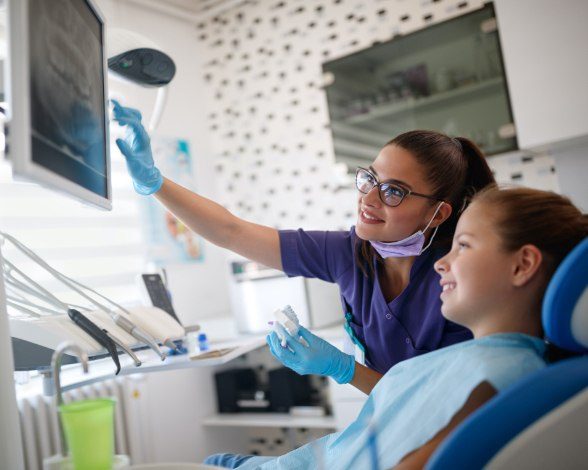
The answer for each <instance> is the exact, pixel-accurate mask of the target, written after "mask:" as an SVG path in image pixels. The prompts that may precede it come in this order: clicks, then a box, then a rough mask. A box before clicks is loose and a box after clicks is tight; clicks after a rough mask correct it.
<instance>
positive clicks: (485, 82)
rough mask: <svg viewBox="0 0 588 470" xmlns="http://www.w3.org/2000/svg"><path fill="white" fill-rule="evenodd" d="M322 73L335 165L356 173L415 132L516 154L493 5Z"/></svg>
mask: <svg viewBox="0 0 588 470" xmlns="http://www.w3.org/2000/svg"><path fill="white" fill-rule="evenodd" d="M323 73H324V78H325V91H326V94H327V103H328V107H329V115H330V128H331V132H332V135H333V145H334V151H335V158H336V159H337V161H339V162H343V163H345V164H346V165H347V167H348V168H350V169H352V168H355V167H356V166H357V165H363V166H366V165H369V164H370V163H371V162H372V161H373V159H374V158H375V156H376V155H377V154H378V152H379V150H380V149H381V148H382V146H384V145H385V144H386V142H388V141H390V140H391V139H393V138H394V137H396V136H397V135H399V134H402V133H404V132H407V131H410V130H415V129H429V130H437V131H439V132H442V133H445V134H448V135H450V136H452V137H457V136H461V137H466V138H469V139H471V140H473V141H474V142H475V143H476V144H478V146H480V148H481V149H482V150H483V151H484V153H485V154H486V155H493V154H496V153H505V152H511V151H513V150H517V149H518V143H517V139H516V132H515V130H514V126H513V124H512V123H513V122H514V120H513V115H512V110H511V106H510V100H509V93H508V83H507V80H506V77H505V72H504V64H503V60H502V51H501V47H500V39H499V34H498V23H497V21H496V18H495V15H494V8H493V6H492V4H491V3H487V4H485V5H484V6H482V7H481V8H479V9H478V10H475V11H472V12H469V13H466V14H464V15H461V16H458V17H454V18H451V19H449V20H447V21H445V22H441V23H437V24H434V25H431V26H429V27H426V28H424V29H421V30H419V31H416V32H414V33H411V34H408V35H405V36H400V37H396V38H394V39H392V40H390V41H388V42H386V43H382V44H377V45H374V46H372V47H370V48H368V49H365V50H362V51H359V52H357V53H355V54H352V55H349V56H347V57H342V58H338V59H335V60H332V61H329V62H326V63H324V64H323ZM509 129H510V131H509Z"/></svg>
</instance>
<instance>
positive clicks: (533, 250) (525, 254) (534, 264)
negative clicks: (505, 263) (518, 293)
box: [512, 245, 543, 287]
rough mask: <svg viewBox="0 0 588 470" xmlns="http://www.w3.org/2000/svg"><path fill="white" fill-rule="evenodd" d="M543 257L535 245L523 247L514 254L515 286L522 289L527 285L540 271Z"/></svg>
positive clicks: (513, 275)
mask: <svg viewBox="0 0 588 470" xmlns="http://www.w3.org/2000/svg"><path fill="white" fill-rule="evenodd" d="M542 261H543V255H542V254H541V250H539V248H537V247H536V246H535V245H523V246H522V247H521V248H519V249H518V250H517V252H516V253H515V254H514V269H513V274H512V281H513V285H515V286H517V287H522V286H524V285H525V284H527V283H528V282H529V281H530V280H531V279H532V278H533V277H534V276H535V274H536V273H537V271H538V270H539V266H541V262H542Z"/></svg>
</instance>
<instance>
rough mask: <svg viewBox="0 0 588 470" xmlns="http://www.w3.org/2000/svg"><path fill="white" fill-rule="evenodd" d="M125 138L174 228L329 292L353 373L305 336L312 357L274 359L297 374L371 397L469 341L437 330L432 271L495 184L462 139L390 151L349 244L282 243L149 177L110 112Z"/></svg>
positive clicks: (306, 236) (317, 235)
mask: <svg viewBox="0 0 588 470" xmlns="http://www.w3.org/2000/svg"><path fill="white" fill-rule="evenodd" d="M114 118H115V120H116V121H118V122H119V123H120V124H121V125H126V126H127V127H128V133H127V137H126V138H125V139H124V140H123V139H119V140H117V145H118V146H119V148H120V150H121V152H122V153H123V155H124V156H125V158H126V160H127V166H128V169H129V172H130V174H131V176H132V178H133V183H134V187H135V190H136V191H137V192H138V193H140V194H143V195H148V194H154V195H155V197H156V198H157V199H158V200H159V201H160V202H162V203H163V204H164V205H165V206H166V207H167V208H168V209H169V210H170V211H171V212H172V213H173V214H174V215H175V216H176V217H178V218H179V219H180V220H182V222H183V223H184V224H185V225H187V226H188V227H189V228H190V229H192V230H193V231H194V232H196V233H199V234H200V235H202V236H203V237H204V238H206V239H207V240H209V241H210V242H212V243H214V244H216V245H218V246H220V247H223V248H226V249H229V250H231V251H234V252H236V253H239V254H240V255H242V256H245V257H246V258H249V259H252V260H255V261H257V262H259V263H262V264H264V265H266V266H269V267H272V268H276V269H280V270H283V271H285V272H286V273H287V274H288V275H289V276H306V277H316V278H320V279H323V280H325V281H329V282H336V283H337V284H338V285H339V287H340V290H341V297H342V301H343V305H344V312H343V314H344V315H345V319H346V325H345V326H346V330H347V331H348V333H349V334H350V337H352V339H353V342H354V343H355V344H356V347H357V349H358V350H361V351H363V352H364V354H365V365H364V364H363V362H364V361H359V362H357V361H356V360H355V358H354V356H353V355H350V354H346V353H344V352H341V351H339V350H338V349H337V348H335V347H334V346H332V345H330V344H329V343H327V342H326V341H324V340H322V339H321V338H319V337H317V336H315V335H312V334H311V333H310V332H305V336H306V337H307V338H309V339H310V340H309V343H310V347H308V348H306V347H305V348H302V349H297V352H298V353H297V354H295V353H292V352H291V351H290V349H287V348H286V349H284V348H281V347H280V346H279V344H278V342H277V338H276V336H275V333H272V334H271V335H270V336H269V337H268V342H269V343H270V349H271V350H272V353H273V354H274V355H275V356H276V357H277V358H278V359H279V360H280V361H281V362H283V363H284V364H285V365H286V366H288V367H290V368H292V369H293V370H296V371H297V372H299V373H301V374H319V375H324V376H330V377H332V378H334V379H335V380H336V381H337V382H339V383H351V384H352V385H354V386H355V387H357V388H359V389H360V390H362V391H364V392H365V393H369V392H370V391H371V389H372V388H373V387H374V385H375V384H376V383H377V382H378V380H379V379H380V377H382V375H383V374H385V373H386V371H387V370H388V369H390V368H391V367H392V366H393V365H394V364H396V363H397V362H400V361H402V360H404V359H407V358H410V357H413V356H417V355H419V354H423V353H426V352H429V351H433V350H436V349H439V348H442V347H444V346H448V345H450V344H454V343H457V342H459V341H464V340H466V339H470V338H471V334H470V332H469V331H468V330H466V329H464V328H462V327H460V326H457V325H455V324H453V323H451V322H449V321H447V320H445V319H444V318H443V316H442V315H441V304H440V300H439V294H440V291H441V288H440V286H439V276H438V275H437V274H436V273H435V271H434V269H433V264H434V263H435V261H437V260H438V259H439V258H441V257H442V256H443V255H444V254H445V253H446V252H447V251H448V248H449V243H450V241H451V238H452V237H453V232H454V230H455V225H456V223H457V219H458V218H459V214H460V213H461V211H462V210H463V209H464V208H465V205H466V203H467V200H468V197H469V196H471V195H472V193H473V192H475V191H477V190H479V189H481V188H483V187H484V186H486V185H487V184H488V183H491V182H493V181H494V178H493V176H492V173H491V171H490V169H489V167H488V165H487V163H486V161H485V159H484V157H483V155H482V153H481V152H480V150H479V149H478V148H477V147H476V146H475V144H473V143H472V142H471V141H469V140H468V139H465V138H450V137H448V136H446V135H444V134H441V133H438V132H434V131H411V132H407V133H405V134H401V135H399V136H398V137H396V138H395V139H393V140H391V141H390V142H389V143H388V144H386V145H385V146H384V148H383V149H382V150H381V151H380V153H379V154H378V156H377V158H376V159H375V161H374V162H373V163H372V165H370V167H369V168H366V169H358V172H357V178H356V182H357V188H358V190H359V191H358V202H357V214H358V218H357V225H356V226H355V227H352V228H351V229H350V230H349V231H345V232H337V231H335V232H331V231H327V232H324V231H323V232H318V231H316V232H315V231H303V230H298V231H278V230H276V229H273V228H271V227H266V226H262V225H258V224H254V223H251V222H247V221H245V220H242V219H240V218H238V217H236V216H234V215H233V214H231V213H230V212H228V211H227V210H226V209H225V208H223V207H222V206H220V205H218V204H216V203H215V202H213V201H211V200H209V199H206V198H203V197H201V196H199V195H197V194H195V193H193V192H191V191H189V190H187V189H185V188H183V187H182V186H180V185H178V184H176V183H174V182H173V181H171V180H168V179H166V178H164V177H163V176H162V175H161V174H160V172H159V170H158V169H157V168H156V167H155V165H154V162H153V158H152V155H151V148H150V143H149V136H148V135H147V133H146V131H145V129H144V128H143V126H142V125H141V115H140V113H139V112H138V111H136V110H133V109H130V108H124V107H122V106H120V105H119V104H118V103H116V102H115V103H114Z"/></svg>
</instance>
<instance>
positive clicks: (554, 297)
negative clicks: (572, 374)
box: [542, 238, 588, 354]
mask: <svg viewBox="0 0 588 470" xmlns="http://www.w3.org/2000/svg"><path fill="white" fill-rule="evenodd" d="M542 317H543V328H544V329H545V334H546V336H547V338H548V339H549V341H550V342H552V343H553V344H555V345H557V346H559V347H561V348H564V349H567V350H570V351H574V352H579V353H584V354H587V353H588V238H585V239H584V240H582V241H581V242H580V243H579V244H578V245H577V246H576V247H575V248H574V249H573V250H572V251H571V252H570V253H569V254H568V256H566V258H565V259H564V260H563V261H562V262H561V264H560V265H559V266H558V268H557V270H556V271H555V274H554V275H553V277H552V278H551V281H550V282H549V285H548V286H547V291H546V292H545V297H544V299H543V310H542Z"/></svg>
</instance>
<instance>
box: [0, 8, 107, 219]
mask: <svg viewBox="0 0 588 470" xmlns="http://www.w3.org/2000/svg"><path fill="white" fill-rule="evenodd" d="M83 1H84V3H86V4H87V5H88V7H89V8H90V9H91V10H92V13H93V14H94V15H95V16H96V18H98V21H99V22H100V30H101V35H102V75H103V80H102V81H103V87H104V89H103V93H104V95H103V96H104V109H105V111H106V112H105V113H104V138H105V146H104V148H105V153H106V156H105V157H106V197H104V196H101V195H99V194H96V193H94V192H92V191H90V190H88V189H86V188H84V187H82V186H80V185H79V184H77V183H74V182H72V181H70V180H68V179H67V178H64V177H63V176H61V175H58V174H56V173H54V172H52V171H50V170H48V169H46V168H45V167H43V166H42V165H39V164H37V163H35V162H34V161H33V158H32V157H33V156H32V151H31V141H32V135H31V101H30V67H29V63H30V62H29V28H28V11H29V0H9V1H8V5H7V18H8V21H7V38H8V47H7V53H8V60H7V61H6V63H7V70H6V76H7V78H8V80H7V81H6V82H7V86H6V95H7V103H8V104H9V106H8V113H7V114H8V115H7V118H8V119H7V121H8V122H7V127H8V130H9V133H8V138H7V149H6V155H7V157H8V158H9V160H10V162H11V165H12V175H13V179H15V180H22V181H28V182H33V183H39V184H40V185H42V186H44V187H47V188H49V189H52V190H55V191H57V192H60V193H64V194H66V195H68V196H71V197H73V198H75V199H77V200H79V201H81V202H83V203H86V204H90V205H92V206H94V207H98V208H100V209H105V210H111V209H112V181H111V175H112V173H111V162H110V132H109V119H108V67H107V57H106V50H107V47H106V30H105V20H104V15H103V14H102V12H101V11H100V9H99V8H98V7H97V5H96V4H95V3H94V1H93V0H83Z"/></svg>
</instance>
